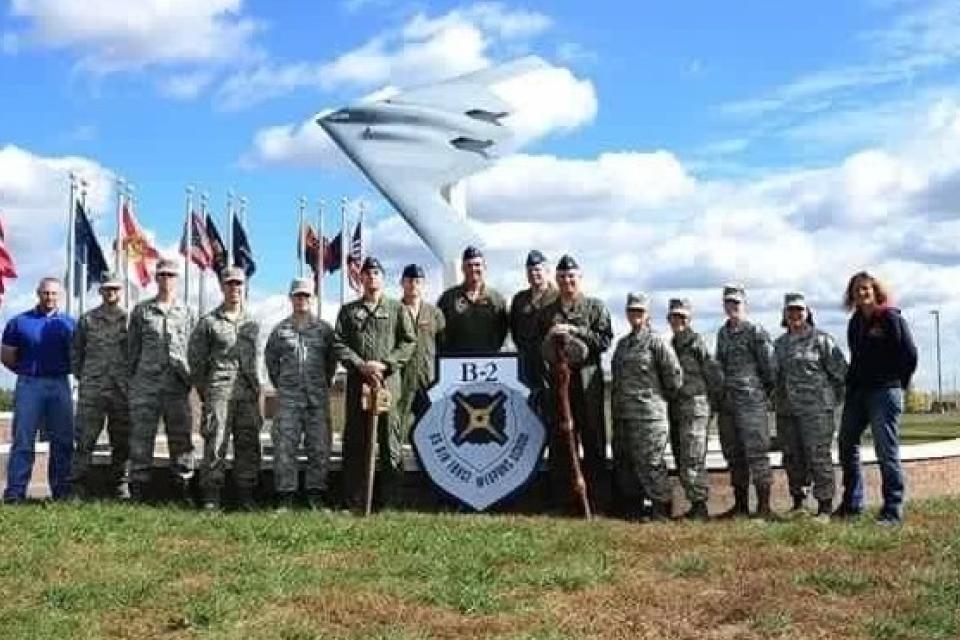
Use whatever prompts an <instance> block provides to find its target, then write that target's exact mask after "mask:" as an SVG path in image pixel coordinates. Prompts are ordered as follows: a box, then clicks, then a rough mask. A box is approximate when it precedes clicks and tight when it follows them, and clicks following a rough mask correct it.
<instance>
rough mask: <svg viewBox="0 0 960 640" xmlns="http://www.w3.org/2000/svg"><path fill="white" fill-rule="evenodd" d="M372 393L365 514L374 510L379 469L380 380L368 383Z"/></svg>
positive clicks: (368, 405) (368, 398)
mask: <svg viewBox="0 0 960 640" xmlns="http://www.w3.org/2000/svg"><path fill="white" fill-rule="evenodd" d="M368 386H369V388H370V394H369V395H368V397H367V451H366V454H367V455H366V464H367V468H366V472H367V473H366V487H365V489H366V499H365V501H364V507H363V515H364V516H369V515H370V513H371V512H372V511H373V485H374V482H375V480H376V469H377V421H378V420H379V419H380V382H379V381H378V380H376V379H375V378H374V379H371V381H370V382H369V383H368Z"/></svg>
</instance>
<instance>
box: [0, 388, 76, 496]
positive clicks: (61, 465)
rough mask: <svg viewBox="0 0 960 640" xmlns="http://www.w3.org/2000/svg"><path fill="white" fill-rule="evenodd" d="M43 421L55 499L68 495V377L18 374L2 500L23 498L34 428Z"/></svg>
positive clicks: (70, 439) (70, 446) (70, 408)
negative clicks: (11, 445)
mask: <svg viewBox="0 0 960 640" xmlns="http://www.w3.org/2000/svg"><path fill="white" fill-rule="evenodd" d="M41 422H42V423H43V426H44V427H45V428H46V431H47V433H48V434H49V437H50V457H49V462H48V465H47V478H48V481H49V482H50V492H51V493H52V494H53V497H54V499H61V498H67V497H69V496H70V464H71V457H72V456H73V400H72V398H71V397H70V383H69V382H68V380H67V376H62V377H57V378H36V377H32V376H18V377H17V387H16V390H15V391H14V396H13V447H12V448H11V449H10V459H9V460H8V461H7V488H6V489H4V491H3V497H4V499H23V498H24V497H26V494H27V485H28V484H29V483H30V474H31V472H32V471H33V455H34V443H35V442H36V439H37V427H38V426H39V425H40V424H41Z"/></svg>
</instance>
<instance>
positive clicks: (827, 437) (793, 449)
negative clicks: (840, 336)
mask: <svg viewBox="0 0 960 640" xmlns="http://www.w3.org/2000/svg"><path fill="white" fill-rule="evenodd" d="M774 353H775V354H776V359H777V390H776V396H775V398H776V402H775V404H776V407H777V437H778V439H779V440H780V444H781V447H782V449H783V466H784V469H786V472H787V478H788V480H789V482H790V494H791V495H792V496H794V498H795V499H797V498H799V499H800V500H802V499H803V497H804V494H805V488H806V485H807V480H808V478H811V477H812V479H813V495H814V497H815V498H816V499H817V500H818V501H821V502H825V501H830V502H832V501H833V495H834V492H835V489H836V487H835V483H834V475H833V459H832V457H831V453H830V450H831V449H830V447H831V444H832V443H833V433H834V428H835V423H834V412H835V408H836V405H837V400H838V399H839V398H842V397H843V391H844V379H845V376H846V372H847V362H846V359H845V358H844V356H843V352H841V351H840V348H839V347H838V346H837V344H836V342H835V341H834V339H833V338H831V337H830V336H829V335H828V334H826V333H824V332H823V331H820V330H818V329H816V328H814V327H812V326H811V327H808V328H807V329H805V330H804V331H802V332H800V333H789V332H788V333H784V334H783V335H782V336H780V337H779V338H777V340H776V342H775V343H774Z"/></svg>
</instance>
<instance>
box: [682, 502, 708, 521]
mask: <svg viewBox="0 0 960 640" xmlns="http://www.w3.org/2000/svg"><path fill="white" fill-rule="evenodd" d="M709 517H710V513H709V512H708V511H707V503H706V502H702V501H698V502H694V503H693V504H691V505H690V509H689V510H688V511H687V512H686V513H685V514H683V518H684V520H699V521H701V522H703V521H706V520H707V519H709Z"/></svg>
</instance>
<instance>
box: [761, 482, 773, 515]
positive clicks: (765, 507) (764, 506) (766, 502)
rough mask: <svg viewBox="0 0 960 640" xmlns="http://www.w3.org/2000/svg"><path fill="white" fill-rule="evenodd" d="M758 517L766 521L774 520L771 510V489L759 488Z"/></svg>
mask: <svg viewBox="0 0 960 640" xmlns="http://www.w3.org/2000/svg"><path fill="white" fill-rule="evenodd" d="M757 517H758V518H763V519H764V520H772V519H774V515H773V510H772V509H771V508H770V487H757Z"/></svg>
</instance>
